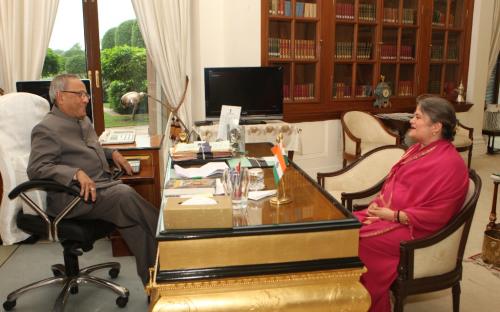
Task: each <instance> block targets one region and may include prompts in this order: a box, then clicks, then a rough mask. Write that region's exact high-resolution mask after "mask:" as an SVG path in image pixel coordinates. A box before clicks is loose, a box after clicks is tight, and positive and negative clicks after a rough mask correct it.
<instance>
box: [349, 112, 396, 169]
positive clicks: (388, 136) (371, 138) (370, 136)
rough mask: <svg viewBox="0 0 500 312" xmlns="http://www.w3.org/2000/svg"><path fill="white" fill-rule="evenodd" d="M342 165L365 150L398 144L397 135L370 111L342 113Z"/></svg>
mask: <svg viewBox="0 0 500 312" xmlns="http://www.w3.org/2000/svg"><path fill="white" fill-rule="evenodd" d="M340 121H341V123H342V140H343V143H344V144H343V145H344V153H343V158H344V161H343V166H344V167H345V166H346V164H347V162H352V161H354V160H356V159H358V158H359V157H360V156H361V155H363V154H365V153H366V152H368V151H370V150H373V149H375V148H377V147H379V146H384V145H399V140H400V138H399V136H398V135H397V134H395V133H392V132H391V131H389V130H388V129H387V128H386V127H385V126H384V124H383V123H382V122H381V121H380V120H378V119H377V118H376V117H375V116H373V115H372V114H370V113H367V112H362V111H349V112H345V113H344V114H342V117H341V118H340Z"/></svg>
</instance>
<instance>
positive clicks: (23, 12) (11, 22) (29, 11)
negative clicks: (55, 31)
mask: <svg viewBox="0 0 500 312" xmlns="http://www.w3.org/2000/svg"><path fill="white" fill-rule="evenodd" d="M58 5H59V0H1V1H0V87H2V88H3V89H4V90H5V92H6V93H9V92H14V91H16V81H18V80H37V79H40V76H41V74H42V69H43V61H44V59H45V53H46V51H47V47H48V46H49V40H50V35H51V33H52V28H53V26H54V21H55V18H56V13H57V7H58Z"/></svg>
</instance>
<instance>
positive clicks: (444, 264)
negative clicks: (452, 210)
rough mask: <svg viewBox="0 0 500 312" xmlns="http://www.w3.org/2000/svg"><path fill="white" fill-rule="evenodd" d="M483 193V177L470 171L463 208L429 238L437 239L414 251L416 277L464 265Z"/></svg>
mask: <svg viewBox="0 0 500 312" xmlns="http://www.w3.org/2000/svg"><path fill="white" fill-rule="evenodd" d="M480 192H481V179H480V178H479V176H478V175H477V174H476V173H475V172H474V171H471V172H470V181H469V190H468V192H467V196H466V198H465V201H464V203H463V205H462V207H461V210H460V211H459V212H458V214H457V215H456V216H454V217H453V218H452V220H451V221H450V222H449V223H448V224H447V225H446V226H445V227H444V228H443V229H441V230H440V231H439V232H437V233H436V234H434V235H432V236H431V237H428V238H426V239H427V240H429V241H435V242H434V243H433V244H432V245H430V246H427V247H425V248H418V249H415V251H414V261H413V278H423V277H428V276H436V275H440V274H445V273H448V272H451V271H453V270H455V268H456V267H457V266H458V265H460V264H461V262H462V259H463V255H464V251H465V244H466V243H467V238H468V236H469V230H470V226H471V224H472V218H473V216H474V211H475V208H476V204H477V201H478V199H479V194H480Z"/></svg>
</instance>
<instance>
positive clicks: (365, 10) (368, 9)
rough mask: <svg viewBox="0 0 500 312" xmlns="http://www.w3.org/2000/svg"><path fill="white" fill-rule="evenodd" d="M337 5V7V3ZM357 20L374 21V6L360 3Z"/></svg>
mask: <svg viewBox="0 0 500 312" xmlns="http://www.w3.org/2000/svg"><path fill="white" fill-rule="evenodd" d="M337 5H339V3H338V4H337ZM358 19H359V20H361V21H366V22H373V21H375V7H374V5H373V4H372V3H360V4H359V15H358Z"/></svg>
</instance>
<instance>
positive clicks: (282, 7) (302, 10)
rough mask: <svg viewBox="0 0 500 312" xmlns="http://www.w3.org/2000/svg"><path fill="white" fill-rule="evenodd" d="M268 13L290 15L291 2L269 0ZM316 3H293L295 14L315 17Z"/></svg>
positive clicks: (286, 0) (287, 0)
mask: <svg viewBox="0 0 500 312" xmlns="http://www.w3.org/2000/svg"><path fill="white" fill-rule="evenodd" d="M269 14H270V15H280V16H292V3H291V1H289V0H269ZM316 14H317V13H316V3H309V2H306V3H304V2H299V1H297V3H295V16H297V17H316Z"/></svg>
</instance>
